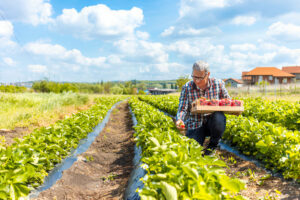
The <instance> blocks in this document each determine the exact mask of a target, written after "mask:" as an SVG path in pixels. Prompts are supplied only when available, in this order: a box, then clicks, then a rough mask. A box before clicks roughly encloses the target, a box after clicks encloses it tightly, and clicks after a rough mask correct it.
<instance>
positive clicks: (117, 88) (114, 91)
mask: <svg viewBox="0 0 300 200" xmlns="http://www.w3.org/2000/svg"><path fill="white" fill-rule="evenodd" d="M110 92H111V93H112V94H123V88H122V87H120V86H119V85H114V86H113V87H112V88H111V90H110Z"/></svg>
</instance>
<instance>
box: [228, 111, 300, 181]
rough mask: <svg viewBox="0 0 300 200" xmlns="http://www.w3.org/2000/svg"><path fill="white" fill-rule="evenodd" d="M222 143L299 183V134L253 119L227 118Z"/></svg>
mask: <svg viewBox="0 0 300 200" xmlns="http://www.w3.org/2000/svg"><path fill="white" fill-rule="evenodd" d="M223 139H224V140H227V141H230V143H231V145H233V146H235V147H237V148H238V149H239V150H240V151H241V152H243V153H244V154H246V155H251V156H254V157H255V158H257V159H258V160H261V161H262V162H263V163H264V164H265V167H266V168H268V169H271V170H273V171H280V172H283V176H284V177H285V178H293V179H295V180H298V181H300V134H299V131H291V130H287V129H286V128H283V127H278V126H276V125H274V124H272V123H269V122H264V121H258V120H257V119H253V118H246V117H242V116H239V117H236V116H227V125H226V130H225V133H224V135H223Z"/></svg>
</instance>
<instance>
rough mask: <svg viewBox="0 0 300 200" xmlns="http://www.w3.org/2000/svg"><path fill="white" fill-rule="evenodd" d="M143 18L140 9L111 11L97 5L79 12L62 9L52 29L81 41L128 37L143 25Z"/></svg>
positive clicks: (101, 5) (104, 6)
mask: <svg viewBox="0 0 300 200" xmlns="http://www.w3.org/2000/svg"><path fill="white" fill-rule="evenodd" d="M143 18H144V15H143V11H142V10H141V9H140V8H136V7H133V8H132V9H130V10H111V9H110V8H109V7H107V6H106V5H103V4H98V5H95V6H89V7H84V8H83V9H82V10H81V11H80V12H77V11H76V10H75V9H74V8H72V9H64V10H63V13H62V15H60V16H58V17H57V18H56V20H55V25H54V27H55V28H56V29H57V30H59V31H60V32H63V33H66V34H73V35H75V36H76V37H79V38H83V39H95V38H97V39H99V38H102V39H109V38H115V37H117V38H118V37H130V36H132V35H134V30H135V29H136V28H137V27H139V26H141V25H142V24H143ZM143 36H145V34H144V35H143Z"/></svg>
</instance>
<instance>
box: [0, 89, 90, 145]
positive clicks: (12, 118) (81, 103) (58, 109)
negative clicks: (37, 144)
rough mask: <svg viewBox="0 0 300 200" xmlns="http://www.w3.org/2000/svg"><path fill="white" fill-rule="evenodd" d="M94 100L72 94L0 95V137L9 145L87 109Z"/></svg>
mask: <svg viewBox="0 0 300 200" xmlns="http://www.w3.org/2000/svg"><path fill="white" fill-rule="evenodd" d="M94 98H95V96H92V95H81V94H75V93H63V94H54V93H51V94H43V93H16V94H9V93H0V136H4V137H5V141H6V143H7V144H11V143H12V142H13V138H15V137H22V136H23V135H26V134H28V133H30V132H32V131H33V130H34V129H35V128H38V127H42V126H48V125H50V124H52V123H54V122H55V121H57V120H60V119H63V118H64V117H65V116H67V115H71V114H72V113H76V112H78V111H80V110H85V109H88V108H89V107H90V106H91V105H92V104H93V99H94Z"/></svg>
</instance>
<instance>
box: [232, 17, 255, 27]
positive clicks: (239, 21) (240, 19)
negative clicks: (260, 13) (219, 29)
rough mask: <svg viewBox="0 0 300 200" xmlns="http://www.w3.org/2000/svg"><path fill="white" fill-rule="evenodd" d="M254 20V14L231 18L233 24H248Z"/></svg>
mask: <svg viewBox="0 0 300 200" xmlns="http://www.w3.org/2000/svg"><path fill="white" fill-rule="evenodd" d="M255 22H256V17H254V16H237V17H235V18H234V19H233V20H232V23H233V24H235V25H247V26H250V25H252V24H254V23H255Z"/></svg>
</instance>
